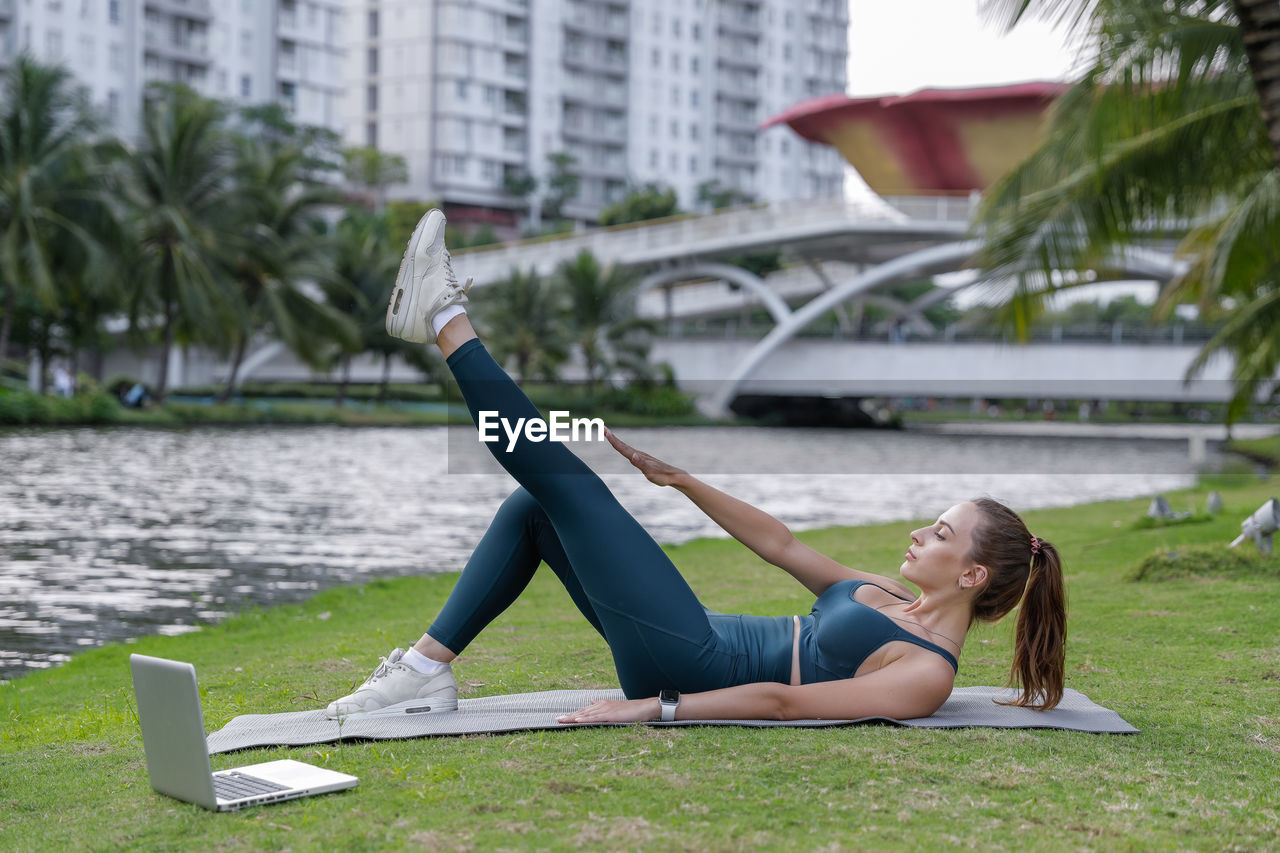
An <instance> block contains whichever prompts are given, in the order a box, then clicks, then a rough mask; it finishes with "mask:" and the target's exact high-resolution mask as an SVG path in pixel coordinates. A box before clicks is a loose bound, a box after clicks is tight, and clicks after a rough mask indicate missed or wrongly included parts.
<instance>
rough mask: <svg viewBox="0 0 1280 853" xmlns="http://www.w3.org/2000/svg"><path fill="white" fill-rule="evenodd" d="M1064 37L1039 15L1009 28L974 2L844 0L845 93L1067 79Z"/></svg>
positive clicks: (1068, 62)
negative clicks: (846, 24)
mask: <svg viewBox="0 0 1280 853" xmlns="http://www.w3.org/2000/svg"><path fill="white" fill-rule="evenodd" d="M1066 40H1067V38H1066V34H1065V33H1064V32H1063V31H1061V30H1054V29H1052V28H1051V27H1050V26H1049V25H1048V24H1045V23H1043V22H1041V21H1038V20H1034V19H1031V20H1027V21H1024V22H1023V23H1021V24H1019V25H1018V27H1017V28H1016V29H1014V30H1013V31H1012V32H1010V33H1003V32H1001V30H1000V29H999V28H998V27H997V26H996V25H994V24H991V23H988V22H987V21H986V20H985V19H984V18H983V16H982V15H981V14H980V13H979V11H978V0H849V88H848V91H849V94H850V95H855V96H865V95H885V94H906V93H907V92H912V91H915V90H916V89H922V88H925V87H929V86H940V87H960V86H982V85H992V84H1000V83H1020V82H1024V81H1027V80H1065V79H1066V78H1067V77H1068V74H1069V72H1070V70H1071V67H1072V65H1073V64H1074V59H1075V57H1074V52H1073V51H1071V50H1070V49H1069V48H1068V47H1067V45H1066Z"/></svg>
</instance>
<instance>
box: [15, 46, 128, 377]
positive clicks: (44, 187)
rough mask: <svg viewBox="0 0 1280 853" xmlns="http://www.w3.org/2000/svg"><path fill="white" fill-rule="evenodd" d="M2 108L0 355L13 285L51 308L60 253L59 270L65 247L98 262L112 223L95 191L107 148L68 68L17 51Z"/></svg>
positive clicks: (58, 292)
mask: <svg viewBox="0 0 1280 853" xmlns="http://www.w3.org/2000/svg"><path fill="white" fill-rule="evenodd" d="M2 110H3V111H2V112H0V287H2V288H3V309H2V310H3V317H2V318H0V361H3V359H4V358H5V357H6V356H7V353H8V350H9V341H10V338H11V335H12V331H13V320H14V316H15V312H16V310H17V304H18V291H19V290H27V291H29V292H30V293H31V295H32V296H33V297H34V301H33V302H32V303H31V304H32V306H36V305H38V306H42V308H43V310H45V311H47V312H51V313H52V312H56V311H57V310H58V309H59V307H60V306H61V305H63V304H64V303H65V302H66V297H67V294H66V293H65V292H64V288H63V287H62V284H63V281H65V279H63V280H60V278H59V277H58V276H55V275H54V265H55V262H57V261H59V259H61V261H62V266H63V267H64V272H65V266H66V262H67V261H68V260H69V258H68V257H67V253H69V252H72V253H76V254H77V255H80V256H81V257H80V260H81V262H82V264H83V263H88V262H89V260H90V256H92V259H94V260H101V258H102V255H103V245H102V242H101V239H100V237H101V235H102V234H103V233H104V228H105V230H107V231H109V230H110V228H109V226H110V225H111V223H112V222H113V219H112V217H111V215H110V210H109V208H108V205H107V201H106V195H105V193H104V191H103V189H104V186H105V184H104V181H103V171H104V168H105V163H106V161H107V160H108V159H109V158H108V156H107V153H106V152H107V146H105V145H102V146H97V147H95V145H94V133H95V131H96V128H95V126H94V123H93V121H92V118H91V116H90V112H89V108H88V105H87V102H86V101H85V99H84V96H83V93H82V92H80V91H79V90H77V89H76V88H75V87H74V86H73V85H72V78H71V76H70V74H69V73H68V72H67V71H66V70H65V69H63V68H60V67H52V66H47V65H41V64H40V63H38V62H36V61H35V60H33V59H31V58H29V57H27V56H23V57H20V58H19V59H18V60H17V61H16V62H15V63H14V65H13V67H12V68H11V69H10V70H9V72H8V75H7V76H6V79H5V89H4V93H3V107H2ZM93 223H96V224H97V226H101V227H94V224H93ZM55 254H56V255H57V257H55ZM103 266H104V270H105V267H106V264H105V263H104V264H103ZM102 280H103V281H104V282H105V281H108V280H109V275H106V274H104V275H103V277H102Z"/></svg>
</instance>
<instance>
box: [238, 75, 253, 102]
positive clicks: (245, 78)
mask: <svg viewBox="0 0 1280 853" xmlns="http://www.w3.org/2000/svg"><path fill="white" fill-rule="evenodd" d="M240 97H242V98H252V97H253V78H252V77H250V76H249V75H248V74H241V75H240Z"/></svg>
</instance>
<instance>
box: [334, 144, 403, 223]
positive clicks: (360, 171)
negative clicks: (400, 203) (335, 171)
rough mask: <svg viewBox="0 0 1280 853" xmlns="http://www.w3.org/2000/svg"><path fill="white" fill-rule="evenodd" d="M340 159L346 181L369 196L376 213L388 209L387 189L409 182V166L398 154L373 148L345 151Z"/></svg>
mask: <svg viewBox="0 0 1280 853" xmlns="http://www.w3.org/2000/svg"><path fill="white" fill-rule="evenodd" d="M342 157H343V161H344V167H343V172H344V174H345V175H346V177H347V181H348V182H349V183H351V184H352V185H354V186H356V187H359V188H360V189H362V190H364V191H365V192H367V193H369V195H370V196H371V197H372V199H373V209H374V212H375V213H381V212H382V211H383V209H384V208H385V207H386V206H387V187H389V186H391V185H392V184H403V183H404V182H405V181H407V180H409V165H408V163H407V162H406V161H405V159H404V158H403V157H401V156H400V155H399V154H387V153H385V152H383V151H379V150H378V149H377V148H373V147H364V148H344V149H343V150H342Z"/></svg>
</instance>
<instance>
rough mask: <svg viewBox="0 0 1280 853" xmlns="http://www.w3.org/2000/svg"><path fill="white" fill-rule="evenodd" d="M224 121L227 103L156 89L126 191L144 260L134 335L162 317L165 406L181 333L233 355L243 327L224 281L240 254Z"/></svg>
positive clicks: (159, 395)
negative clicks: (233, 232)
mask: <svg viewBox="0 0 1280 853" xmlns="http://www.w3.org/2000/svg"><path fill="white" fill-rule="evenodd" d="M223 119H224V110H223V108H222V107H221V106H220V105H219V104H217V103H216V102H214V101H210V100H207V99H205V98H202V97H200V96H199V95H197V94H196V93H195V92H193V91H191V90H190V89H187V88H184V87H168V88H159V87H157V88H156V89H153V90H152V92H151V93H150V97H149V99H148V101H147V105H146V115H145V121H144V125H143V138H142V143H141V145H140V146H139V148H138V150H137V151H136V152H134V155H133V157H131V158H130V160H129V174H128V175H127V179H126V180H125V181H124V183H123V193H124V196H125V199H126V202H127V204H128V207H129V210H130V213H131V216H132V227H133V229H134V234H135V240H136V242H137V250H138V252H139V255H140V257H139V264H138V269H137V273H136V277H135V280H134V287H133V292H132V294H131V304H130V317H131V319H132V321H133V323H134V325H135V327H136V326H137V325H138V324H139V321H140V318H141V316H143V315H144V314H146V315H151V314H152V313H153V312H155V313H158V314H159V319H160V323H161V328H160V335H161V357H160V377H159V380H158V382H157V387H156V392H155V399H156V401H157V402H160V403H163V402H164V398H165V395H166V394H167V392H168V377H169V354H170V352H171V351H172V349H173V345H174V342H175V340H176V338H177V335H178V333H179V330H180V329H181V331H182V332H183V333H184V334H185V335H186V336H189V337H191V338H194V339H199V340H203V341H205V342H207V343H214V344H222V345H224V346H225V345H226V343H227V341H228V339H229V334H228V330H229V329H230V330H234V329H237V328H241V324H242V322H243V321H242V319H240V318H237V317H235V316H234V312H235V301H234V299H233V298H232V295H231V293H230V288H229V285H228V281H227V273H226V269H227V266H228V264H229V261H230V258H231V256H232V253H233V251H234V248H233V246H232V245H231V241H229V240H228V238H227V235H228V234H229V232H230V227H231V224H232V219H231V216H232V214H233V212H234V205H233V204H232V196H231V195H230V193H229V187H230V174H231V168H230V167H231V156H230V148H229V144H228V137H227V134H226V133H225V129H224V126H223Z"/></svg>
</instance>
